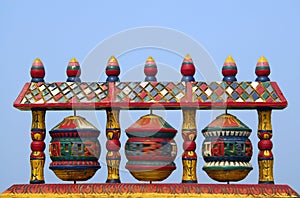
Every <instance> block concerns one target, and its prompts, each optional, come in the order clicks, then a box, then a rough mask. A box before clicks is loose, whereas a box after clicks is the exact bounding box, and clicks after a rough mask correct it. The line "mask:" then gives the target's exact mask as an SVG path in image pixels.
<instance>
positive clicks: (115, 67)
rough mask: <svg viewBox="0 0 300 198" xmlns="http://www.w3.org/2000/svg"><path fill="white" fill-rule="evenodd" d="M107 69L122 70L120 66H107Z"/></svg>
mask: <svg viewBox="0 0 300 198" xmlns="http://www.w3.org/2000/svg"><path fill="white" fill-rule="evenodd" d="M106 70H120V67H119V66H107V67H106Z"/></svg>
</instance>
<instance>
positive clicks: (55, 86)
mask: <svg viewBox="0 0 300 198" xmlns="http://www.w3.org/2000/svg"><path fill="white" fill-rule="evenodd" d="M107 92H108V87H107V83H76V82H56V83H44V84H43V83H31V84H30V86H29V88H28V90H27V91H26V93H25V97H24V98H23V100H22V101H21V104H43V103H68V102H70V101H72V102H74V101H76V102H100V101H101V100H102V99H103V98H106V97H107V94H108V93H107Z"/></svg>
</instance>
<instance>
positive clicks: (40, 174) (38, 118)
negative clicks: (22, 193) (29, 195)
mask: <svg viewBox="0 0 300 198" xmlns="http://www.w3.org/2000/svg"><path fill="white" fill-rule="evenodd" d="M45 114H46V111H45V110H40V109H33V110H32V125H31V139H32V142H31V145H30V147H31V150H32V152H31V154H30V166H31V176H30V183H31V184H43V183H45V181H44V164H45V153H44V150H45V142H44V139H45V131H46V128H45Z"/></svg>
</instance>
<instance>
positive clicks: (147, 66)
mask: <svg viewBox="0 0 300 198" xmlns="http://www.w3.org/2000/svg"><path fill="white" fill-rule="evenodd" d="M145 68H157V66H156V65H154V64H153V65H145Z"/></svg>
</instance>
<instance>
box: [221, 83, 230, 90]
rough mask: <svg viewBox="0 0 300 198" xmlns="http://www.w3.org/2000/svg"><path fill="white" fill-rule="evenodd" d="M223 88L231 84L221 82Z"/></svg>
mask: <svg viewBox="0 0 300 198" xmlns="http://www.w3.org/2000/svg"><path fill="white" fill-rule="evenodd" d="M220 85H221V87H222V89H226V88H227V87H228V86H229V85H228V84H227V83H226V82H221V84H220Z"/></svg>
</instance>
